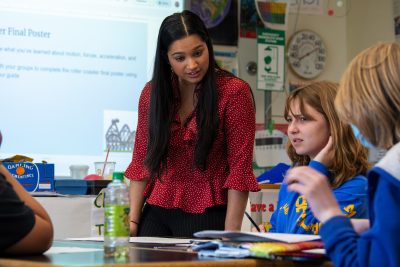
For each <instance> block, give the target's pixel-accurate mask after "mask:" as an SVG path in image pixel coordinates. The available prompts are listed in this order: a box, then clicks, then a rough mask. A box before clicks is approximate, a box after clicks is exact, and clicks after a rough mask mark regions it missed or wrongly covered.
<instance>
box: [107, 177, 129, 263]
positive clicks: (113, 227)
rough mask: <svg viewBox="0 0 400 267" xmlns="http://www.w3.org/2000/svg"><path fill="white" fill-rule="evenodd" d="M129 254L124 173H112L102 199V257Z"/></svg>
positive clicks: (127, 198) (126, 189) (127, 210)
mask: <svg viewBox="0 0 400 267" xmlns="http://www.w3.org/2000/svg"><path fill="white" fill-rule="evenodd" d="M128 254H129V189H128V186H127V185H126V184H125V183H124V173H123V172H114V173H113V179H112V182H111V183H109V184H108V186H107V189H106V191H105V197H104V255H105V256H106V257H116V258H119V257H126V256H128Z"/></svg>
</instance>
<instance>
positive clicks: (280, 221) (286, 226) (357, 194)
mask: <svg viewBox="0 0 400 267" xmlns="http://www.w3.org/2000/svg"><path fill="white" fill-rule="evenodd" d="M309 166H310V167H312V168H313V169H315V170H317V171H319V172H321V173H323V174H324V175H326V176H327V177H329V171H328V169H327V168H326V167H325V166H324V165H323V164H321V163H319V162H317V161H311V162H310V164H309ZM333 193H334V195H335V197H336V199H337V201H338V203H339V206H340V208H341V210H342V212H343V214H345V215H346V216H347V217H351V218H368V207H367V179H366V178H365V177H364V176H362V175H357V176H355V177H353V178H352V179H350V180H349V181H347V182H345V183H344V184H342V185H341V186H340V187H338V188H336V189H334V190H333ZM270 223H271V225H272V228H271V229H270V230H269V231H270V232H277V233H294V234H315V235H316V234H318V233H319V228H320V223H319V221H318V220H317V219H316V218H315V217H314V215H313V214H312V212H311V209H310V208H309V206H308V203H307V201H306V198H305V197H304V196H303V195H300V194H299V193H296V192H288V191H287V184H282V185H281V189H280V191H279V195H278V205H277V208H276V210H275V211H274V213H273V214H272V217H271V221H270Z"/></svg>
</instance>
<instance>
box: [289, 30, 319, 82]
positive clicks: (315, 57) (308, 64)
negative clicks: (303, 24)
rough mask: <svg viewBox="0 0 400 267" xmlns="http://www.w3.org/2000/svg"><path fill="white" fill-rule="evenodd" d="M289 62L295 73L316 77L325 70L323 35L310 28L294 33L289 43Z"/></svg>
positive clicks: (311, 77) (305, 77)
mask: <svg viewBox="0 0 400 267" xmlns="http://www.w3.org/2000/svg"><path fill="white" fill-rule="evenodd" d="M288 62H289V66H290V67H291V69H292V70H293V72H294V73H295V74H297V75H298V76H300V77H301V78H304V79H314V78H316V77H317V76H318V75H320V74H321V72H322V71H323V70H324V67H325V62H326V47H325V44H324V42H323V41H322V39H321V37H320V36H319V35H318V34H317V33H315V32H313V31H308V30H303V31H298V32H296V33H294V34H293V36H292V38H291V39H290V40H289V44H288Z"/></svg>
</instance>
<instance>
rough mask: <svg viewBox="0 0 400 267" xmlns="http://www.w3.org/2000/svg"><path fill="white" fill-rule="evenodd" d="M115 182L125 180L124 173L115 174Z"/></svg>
mask: <svg viewBox="0 0 400 267" xmlns="http://www.w3.org/2000/svg"><path fill="white" fill-rule="evenodd" d="M113 180H119V181H123V180H124V173H123V172H113Z"/></svg>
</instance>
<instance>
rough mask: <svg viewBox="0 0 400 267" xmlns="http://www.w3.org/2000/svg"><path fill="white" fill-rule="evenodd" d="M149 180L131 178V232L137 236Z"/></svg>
mask: <svg viewBox="0 0 400 267" xmlns="http://www.w3.org/2000/svg"><path fill="white" fill-rule="evenodd" d="M146 185H147V181H146V180H142V181H135V180H131V183H130V186H129V189H130V202H131V203H130V214H129V221H130V234H131V236H137V232H138V226H139V225H138V224H139V222H140V216H141V214H142V208H143V204H144V196H143V193H144V190H145V189H146Z"/></svg>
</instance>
